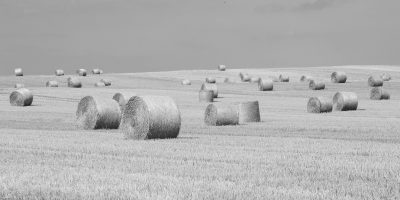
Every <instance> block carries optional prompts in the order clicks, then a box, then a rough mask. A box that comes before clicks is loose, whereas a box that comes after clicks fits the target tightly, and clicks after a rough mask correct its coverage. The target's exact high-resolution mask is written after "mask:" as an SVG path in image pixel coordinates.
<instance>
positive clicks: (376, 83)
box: [368, 76, 383, 87]
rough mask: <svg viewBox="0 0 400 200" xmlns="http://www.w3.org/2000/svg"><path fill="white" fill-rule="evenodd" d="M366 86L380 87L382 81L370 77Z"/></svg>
mask: <svg viewBox="0 0 400 200" xmlns="http://www.w3.org/2000/svg"><path fill="white" fill-rule="evenodd" d="M368 85H369V86H371V87H381V86H383V80H382V79H381V78H375V77H373V76H370V77H368Z"/></svg>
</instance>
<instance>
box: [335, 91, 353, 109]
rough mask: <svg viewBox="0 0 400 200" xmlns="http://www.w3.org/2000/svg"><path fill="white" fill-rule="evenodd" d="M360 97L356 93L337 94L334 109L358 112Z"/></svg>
mask: <svg viewBox="0 0 400 200" xmlns="http://www.w3.org/2000/svg"><path fill="white" fill-rule="evenodd" d="M357 107H358V97H357V94H356V93H354V92H337V93H336V94H335V96H333V109H334V110H337V111H347V110H357Z"/></svg>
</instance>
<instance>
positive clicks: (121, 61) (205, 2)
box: [0, 0, 400, 75]
mask: <svg viewBox="0 0 400 200" xmlns="http://www.w3.org/2000/svg"><path fill="white" fill-rule="evenodd" d="M399 10H400V1H399V0H201V1H199V0H0V75H1V74H11V73H13V69H14V68H15V67H17V66H20V67H22V68H24V71H25V73H35V74H50V73H53V71H54V70H55V69H57V68H63V69H64V70H65V71H67V72H73V71H75V69H77V68H78V67H86V68H88V69H91V68H93V67H96V66H98V67H101V68H103V69H104V70H105V71H107V72H138V71H160V70H179V69H212V68H215V66H216V65H218V64H220V63H221V64H226V65H228V66H232V67H234V68H245V67H248V68H264V67H306V66H320V65H347V64H400V12H399Z"/></svg>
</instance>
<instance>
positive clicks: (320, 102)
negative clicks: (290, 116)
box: [307, 97, 333, 113]
mask: <svg viewBox="0 0 400 200" xmlns="http://www.w3.org/2000/svg"><path fill="white" fill-rule="evenodd" d="M332 106H333V105H332V99H330V98H325V97H311V98H310V99H309V100H308V103H307V112H309V113H323V112H332Z"/></svg>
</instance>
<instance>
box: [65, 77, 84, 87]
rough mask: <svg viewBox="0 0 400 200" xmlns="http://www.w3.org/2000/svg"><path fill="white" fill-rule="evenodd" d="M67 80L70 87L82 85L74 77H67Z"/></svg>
mask: <svg viewBox="0 0 400 200" xmlns="http://www.w3.org/2000/svg"><path fill="white" fill-rule="evenodd" d="M67 82H68V83H67V84H68V87H71V88H81V87H82V82H81V81H80V80H79V79H78V78H76V77H68V79H67Z"/></svg>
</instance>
